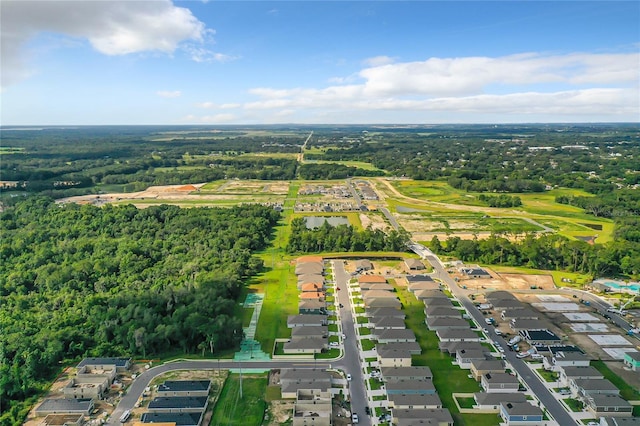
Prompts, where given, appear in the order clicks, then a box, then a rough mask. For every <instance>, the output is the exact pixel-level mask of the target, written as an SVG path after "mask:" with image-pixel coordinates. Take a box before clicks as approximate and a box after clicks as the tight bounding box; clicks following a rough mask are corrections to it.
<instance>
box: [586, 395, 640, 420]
mask: <svg viewBox="0 0 640 426" xmlns="http://www.w3.org/2000/svg"><path fill="white" fill-rule="evenodd" d="M585 402H586V406H587V410H588V411H590V412H591V413H592V414H593V416H594V417H601V416H612V417H631V416H632V415H633V405H631V404H630V403H629V402H628V401H627V400H625V399H623V398H622V397H621V396H620V395H606V394H595V395H589V396H587V397H586V398H585Z"/></svg>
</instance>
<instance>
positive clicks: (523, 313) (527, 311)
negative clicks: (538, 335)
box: [496, 308, 540, 321]
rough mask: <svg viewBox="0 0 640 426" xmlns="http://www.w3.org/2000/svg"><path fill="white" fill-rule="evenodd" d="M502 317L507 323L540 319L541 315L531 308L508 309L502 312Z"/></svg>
mask: <svg viewBox="0 0 640 426" xmlns="http://www.w3.org/2000/svg"><path fill="white" fill-rule="evenodd" d="M496 310H497V308H496ZM500 317H501V318H502V319H503V320H505V321H511V320H519V319H538V318H540V314H539V313H538V312H536V311H534V310H533V309H531V308H520V309H513V308H510V309H506V310H504V311H502V313H501V314H500Z"/></svg>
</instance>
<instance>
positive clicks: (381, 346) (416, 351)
mask: <svg viewBox="0 0 640 426" xmlns="http://www.w3.org/2000/svg"><path fill="white" fill-rule="evenodd" d="M390 349H396V350H403V351H407V352H409V353H410V354H411V355H420V354H421V353H422V348H420V344H419V343H418V342H392V343H378V344H377V345H376V350H377V351H378V352H380V351H384V350H390Z"/></svg>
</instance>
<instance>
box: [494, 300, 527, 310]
mask: <svg viewBox="0 0 640 426" xmlns="http://www.w3.org/2000/svg"><path fill="white" fill-rule="evenodd" d="M491 305H492V306H493V308H494V309H495V310H496V311H511V310H517V309H524V308H526V305H525V304H524V303H522V302H521V301H519V300H517V299H498V300H494V301H492V302H491Z"/></svg>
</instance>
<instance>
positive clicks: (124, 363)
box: [77, 357, 131, 373]
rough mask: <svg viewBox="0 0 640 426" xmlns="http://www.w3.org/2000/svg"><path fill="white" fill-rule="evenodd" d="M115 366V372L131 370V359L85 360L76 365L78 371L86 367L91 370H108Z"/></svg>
mask: <svg viewBox="0 0 640 426" xmlns="http://www.w3.org/2000/svg"><path fill="white" fill-rule="evenodd" d="M114 366H115V368H116V372H118V373H123V372H125V371H127V370H129V368H131V358H122V357H119V358H85V359H83V360H82V361H80V363H79V364H78V365H77V368H78V370H80V369H81V368H82V367H87V368H89V369H91V370H110V369H112V368H113V367H114Z"/></svg>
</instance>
